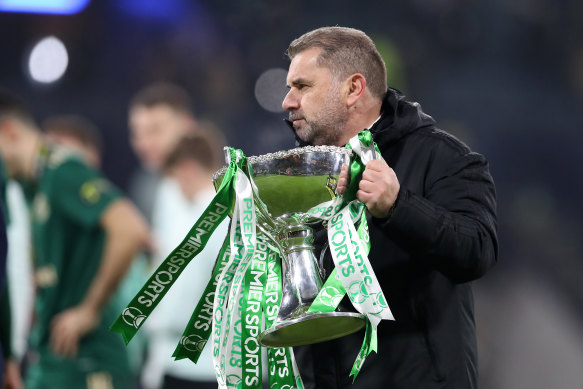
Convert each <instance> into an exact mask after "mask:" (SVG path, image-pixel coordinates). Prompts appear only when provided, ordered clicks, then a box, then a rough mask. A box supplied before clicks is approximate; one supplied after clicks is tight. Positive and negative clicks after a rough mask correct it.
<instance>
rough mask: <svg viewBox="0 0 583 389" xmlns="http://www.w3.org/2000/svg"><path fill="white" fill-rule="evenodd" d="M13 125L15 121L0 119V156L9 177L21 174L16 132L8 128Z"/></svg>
mask: <svg viewBox="0 0 583 389" xmlns="http://www.w3.org/2000/svg"><path fill="white" fill-rule="evenodd" d="M14 125H16V124H15V121H9V120H5V121H0V158H2V162H3V164H4V167H5V168H6V171H7V172H8V175H9V176H10V177H11V178H18V177H19V176H20V175H21V172H20V170H21V169H20V165H21V164H20V159H21V158H19V153H20V148H19V147H18V143H19V142H18V137H17V135H18V134H17V133H15V132H14V131H13V130H11V129H10V128H9V126H14Z"/></svg>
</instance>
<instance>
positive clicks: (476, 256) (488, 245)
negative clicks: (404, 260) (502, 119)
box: [374, 152, 498, 282]
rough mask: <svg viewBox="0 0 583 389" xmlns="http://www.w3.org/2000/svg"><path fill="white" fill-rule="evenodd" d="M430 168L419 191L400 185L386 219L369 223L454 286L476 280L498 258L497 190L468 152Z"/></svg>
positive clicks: (481, 159) (478, 160)
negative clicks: (415, 191)
mask: <svg viewBox="0 0 583 389" xmlns="http://www.w3.org/2000/svg"><path fill="white" fill-rule="evenodd" d="M432 165H434V166H430V167H429V168H428V170H429V171H430V173H428V174H427V176H426V179H425V184H424V193H422V194H421V193H414V192H413V191H411V190H408V189H407V188H403V187H401V190H400V192H399V195H398V198H397V203H396V205H395V207H394V209H393V212H392V213H391V215H390V216H389V218H387V219H374V223H375V224H376V225H377V226H379V227H380V228H381V229H382V230H383V231H384V232H385V234H386V235H387V236H388V238H389V239H391V240H393V241H394V242H395V243H396V244H398V245H399V246H400V247H401V248H403V249H404V250H406V251H408V252H409V253H410V254H411V255H412V257H413V258H415V260H420V261H423V262H425V264H426V265H427V266H429V267H431V268H434V269H437V270H438V271H440V272H442V273H443V274H444V275H445V276H446V277H448V278H449V279H451V280H452V281H453V282H467V281H471V280H474V279H477V278H480V277H481V276H482V275H484V273H486V271H487V270H488V269H490V268H491V267H492V266H493V265H494V264H495V263H496V261H497V257H498V242H497V236H496V192H495V187H494V182H493V180H492V177H491V175H490V173H489V170H488V163H487V161H486V160H485V158H484V157H483V156H481V155H479V154H476V153H472V152H467V153H462V154H456V155H455V156H451V155H448V156H447V157H445V158H441V159H440V160H439V162H435V163H433V164H432ZM435 166H436V167H435Z"/></svg>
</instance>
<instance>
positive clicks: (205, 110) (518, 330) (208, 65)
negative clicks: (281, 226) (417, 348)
mask: <svg viewBox="0 0 583 389" xmlns="http://www.w3.org/2000/svg"><path fill="white" fill-rule="evenodd" d="M137 3H139V2H135V1H129V0H124V1H117V2H114V1H103V2H97V1H94V2H91V3H90V5H89V6H88V8H87V9H85V10H84V11H83V12H82V13H80V14H78V15H72V16H47V15H25V14H1V13H0V32H1V33H2V36H4V37H5V38H0V39H1V41H2V51H3V52H4V53H5V54H3V55H2V56H1V57H2V59H1V60H0V86H3V87H6V88H8V89H10V90H11V91H13V92H16V93H18V94H19V95H20V96H21V97H22V98H23V99H24V101H25V103H27V105H28V106H29V107H30V109H31V111H32V114H33V116H34V117H35V118H37V119H42V120H39V121H38V127H39V129H40V130H42V132H43V134H44V135H43V136H46V137H47V138H50V139H51V140H50V142H52V143H59V144H65V145H67V146H66V147H74V148H76V149H77V150H78V152H79V153H80V155H82V156H83V159H84V161H85V162H84V163H85V164H86V165H88V166H92V169H95V170H96V171H100V169H101V173H99V174H102V175H104V176H107V177H108V180H110V181H111V182H112V184H113V185H115V186H117V187H119V188H120V189H121V190H122V191H123V192H125V193H127V197H128V198H129V199H131V201H132V202H133V203H135V204H136V205H137V207H138V208H139V209H140V211H141V214H142V215H143V216H144V218H145V219H146V221H147V223H148V225H149V226H150V228H149V238H148V239H147V241H146V242H145V243H144V245H143V248H142V249H140V250H138V251H137V252H136V253H135V257H134V260H133V261H132V264H131V267H130V269H129V271H128V272H127V274H128V276H127V277H126V279H125V280H124V281H123V282H122V283H121V284H120V285H121V286H120V287H119V290H118V291H117V292H116V293H117V294H118V295H119V296H116V301H117V299H118V297H119V300H120V301H122V300H124V299H125V301H124V302H127V300H128V299H129V298H131V297H132V296H133V294H134V293H135V292H136V291H137V290H138V289H139V288H140V287H141V285H142V283H143V281H144V280H145V278H146V277H147V275H148V274H149V272H150V271H151V270H152V268H153V267H155V266H156V263H159V261H160V260H162V259H163V258H164V256H165V254H167V253H168V252H169V250H171V249H172V248H173V247H174V245H175V244H176V243H178V241H177V240H179V239H180V238H181V237H182V236H181V233H180V231H184V230H185V229H186V228H188V227H190V225H191V224H192V221H193V220H194V219H193V218H195V215H197V214H198V213H200V212H201V206H202V205H201V204H203V203H204V201H207V200H208V196H210V194H211V193H212V192H213V188H212V186H208V185H202V184H201V185H200V187H198V184H200V183H202V182H206V183H209V182H210V180H209V177H210V175H211V174H212V172H213V171H214V170H216V168H217V166H219V165H220V164H222V152H221V147H222V146H223V145H225V144H229V145H232V146H236V147H238V148H242V149H243V150H244V151H245V152H246V154H248V155H252V154H262V153H266V152H272V151H275V150H279V149H285V148H291V147H293V137H292V136H291V133H290V132H289V130H288V129H287V128H285V125H284V124H283V123H282V121H281V119H282V118H283V117H284V115H283V114H282V113H281V112H278V111H277V110H274V111H267V110H266V109H264V107H263V106H261V105H260V104H257V100H260V97H259V96H257V94H258V93H260V92H261V90H260V88H258V85H259V84H254V83H255V81H256V80H257V79H258V77H259V76H260V75H261V74H263V72H265V71H266V70H268V69H279V70H282V68H284V69H285V68H286V66H287V62H286V61H285V59H284V54H283V50H284V48H285V47H286V46H287V43H288V42H289V41H290V40H291V39H293V38H294V37H295V36H298V35H299V34H301V33H302V32H304V31H305V30H307V29H309V28H313V27H318V26H322V25H348V26H352V27H356V28H362V29H364V30H367V31H369V32H370V33H371V37H372V38H373V39H374V40H375V43H376V44H377V46H378V48H379V51H381V53H382V55H383V57H384V59H385V61H386V63H387V67H388V70H389V74H388V77H389V84H390V85H392V86H395V87H397V88H398V89H401V90H402V91H403V92H405V93H406V94H407V95H408V97H409V98H410V99H411V100H415V101H419V102H420V103H421V104H422V105H423V107H424V109H425V110H426V111H427V112H429V113H431V114H432V115H435V117H436V118H438V119H439V123H438V125H439V126H440V127H442V128H444V129H446V130H447V131H449V132H451V133H453V134H455V135H456V136H458V137H459V138H461V139H462V140H464V141H465V142H466V143H468V144H469V145H470V146H471V147H472V148H473V149H475V150H477V151H479V152H480V153H482V154H484V155H486V156H487V157H488V160H489V161H490V164H491V167H490V168H491V172H492V174H493V176H494V178H495V181H496V185H497V190H498V198H499V209H498V213H499V215H500V217H499V220H500V224H499V236H500V263H499V264H498V266H497V267H496V268H495V269H494V271H493V272H492V273H491V274H489V275H488V276H487V277H485V278H484V279H483V280H480V281H478V282H477V283H476V289H475V290H476V296H475V297H476V315H477V321H478V324H477V325H478V332H479V352H480V387H481V388H483V389H490V388H491V389H494V388H496V389H498V388H526V387H528V388H541V389H542V388H549V387H557V388H558V387H564V388H572V387H580V385H581V382H582V381H583V374H582V373H581V369H580V366H582V365H583V330H582V328H583V325H582V323H583V289H582V288H581V287H580V280H579V278H580V276H581V275H583V254H582V253H583V247H582V243H581V239H580V236H581V235H582V234H583V220H582V219H581V217H580V216H579V215H581V214H582V211H583V210H582V207H581V202H580V201H579V199H580V198H581V196H583V180H582V179H581V174H580V173H579V171H578V166H581V164H582V163H583V154H581V153H579V151H578V146H579V145H580V144H583V132H581V128H583V109H582V106H583V5H582V4H581V2H578V1H576V0H559V1H553V0H524V1H517V2H505V1H494V2H487V1H484V0H472V1H459V0H432V1H420V0H414V1H410V2H381V1H370V2H364V3H362V4H351V3H350V2H332V1H328V0H323V1H316V2H313V1H312V2H309V1H306V0H297V1H294V2H285V3H282V4H280V5H272V4H269V3H268V2H261V1H250V2H249V1H219V2H211V1H202V0H201V1H192V2H191V1H186V0H183V1H180V0H172V1H168V2H167V3H168V9H171V11H168V12H155V11H152V12H150V13H149V12H148V7H145V6H143V7H142V8H141V9H140V10H139V11H137V10H136V8H135V7H132V6H131V5H132V4H137ZM138 8H139V7H138ZM128 26H131V28H129V27H128ZM43 34H53V35H57V36H59V37H61V38H62V39H64V40H65V41H66V42H67V43H68V44H70V47H71V53H72V63H71V68H70V70H69V73H67V74H66V76H65V77H64V79H63V80H61V81H60V82H59V83H58V84H57V85H52V86H38V85H34V84H33V83H31V82H30V81H29V80H27V78H26V77H25V76H24V75H22V74H21V68H22V61H23V60H22V56H23V51H24V50H25V48H26V47H27V46H28V45H29V44H30V41H31V40H33V39H36V38H38V37H39V36H41V35H43ZM7 37H10V38H7ZM113 42H115V44H113ZM73 55H74V57H73ZM283 74H284V75H285V72H283ZM159 80H170V81H172V84H169V83H155V84H152V82H154V81H159ZM275 81H277V79H276V80H275ZM280 81H281V82H280V84H279V85H276V86H272V88H271V89H270V90H268V91H267V92H268V93H270V94H271V95H270V96H272V97H271V98H272V100H275V101H277V100H278V99H279V100H280V101H281V99H282V98H283V96H284V94H285V87H284V79H283V78H281V79H280ZM267 92H266V93H267ZM254 93H255V94H254ZM275 105H276V106H278V104H275ZM193 107H194V108H196V112H197V113H198V114H196V113H195V111H194V109H193ZM71 112H73V113H74V115H70V113H71ZM60 113H64V115H60ZM56 114H59V116H55V115H56ZM164 128H165V129H164ZM197 142H205V143H204V144H205V145H210V146H209V147H208V149H212V150H213V155H209V156H204V157H201V155H202V154H203V153H195V154H196V155H189V152H188V150H196V147H201V146H200V145H199V146H196V145H194V143H197ZM191 143H192V144H191ZM187 146H188V147H187ZM202 148H206V146H204V147H202ZM201 159H202V160H201ZM196 177H200V179H197V178H196ZM193 184H196V185H195V187H193V186H192V185H193ZM6 185H7V188H6V189H7V190H6V193H7V202H8V204H9V205H8V209H9V210H10V215H8V216H9V224H8V231H7V232H8V239H9V242H10V247H11V248H10V251H9V252H8V277H9V278H14V279H16V280H18V281H17V282H11V283H10V285H9V287H10V288H11V289H13V290H14V292H13V293H12V299H13V301H14V302H16V303H13V304H12V306H13V314H12V321H13V323H14V325H13V326H12V327H13V328H12V352H13V358H14V359H15V360H17V361H18V364H19V368H20V370H21V371H23V372H26V371H27V368H28V366H29V365H30V364H31V363H33V362H34V360H32V361H31V360H30V358H31V355H30V352H29V351H30V350H29V347H28V342H27V340H26V339H27V338H28V332H29V330H30V324H31V323H32V322H33V321H34V318H32V317H30V316H31V306H32V301H33V293H34V289H33V288H32V285H33V283H34V281H33V279H32V277H31V274H33V271H32V262H31V256H32V247H31V246H30V243H29V241H28V237H29V236H30V227H29V224H28V220H27V214H26V210H25V209H26V202H27V199H26V196H25V194H24V193H23V192H22V190H21V189H20V188H18V187H17V186H16V185H14V183H13V182H11V181H8V182H7V184H6ZM217 235H219V234H217ZM210 246H213V245H210ZM214 246H219V245H218V244H216V245H214ZM15 253H18V255H16V254H15ZM24 254H27V255H26V258H23V255H24ZM208 255H209V257H212V256H214V255H215V254H214V253H209V254H208ZM15 256H18V258H15ZM208 262H212V261H206V258H205V263H208ZM14 263H18V265H17V266H15V265H11V264H14ZM200 263H203V258H201V259H200ZM209 266H211V265H209ZM208 271H209V272H210V270H208ZM193 276H195V275H193ZM183 278H186V277H183ZM173 289H174V288H173ZM175 289H176V290H177V291H176V293H182V292H181V291H180V287H179V285H178V284H177V285H176V286H175ZM185 289H186V286H185ZM184 293H190V292H189V291H184ZM192 293H197V292H196V291H194V292H192ZM15 294H16V295H17V296H18V299H17V300H16V299H15V298H14V295H15ZM166 300H168V301H171V300H173V299H171V298H167V299H166ZM195 302H196V299H192V303H193V304H194V303H195ZM119 308H120V309H121V308H122V307H121V304H120V305H119ZM163 309H169V310H173V309H174V307H172V306H168V307H167V308H165V307H163V306H160V308H159V310H163ZM189 309H190V308H188V309H185V311H188V310H189ZM160 316H161V317H160V318H159V320H158V319H157V318H156V317H155V316H152V317H151V318H150V319H149V322H151V323H152V324H151V325H150V326H149V327H148V328H147V331H146V332H145V333H144V334H143V336H142V338H137V339H134V340H133V341H132V343H131V344H130V348H129V349H128V359H129V361H128V363H130V365H131V366H133V369H134V370H133V372H134V378H136V381H141V383H142V385H145V388H150V387H151V388H156V387H160V385H163V384H164V383H168V385H178V384H177V382H180V381H181V380H186V381H188V380H192V379H196V380H201V381H206V380H208V377H209V375H208V370H207V371H206V372H205V370H204V367H203V366H201V367H200V371H199V370H192V369H191V368H190V366H189V367H188V368H182V367H181V366H180V365H179V364H178V365H174V364H173V363H170V362H171V358H168V360H167V361H166V362H168V366H167V367H166V364H165V363H166V362H160V361H155V360H154V358H157V357H159V356H160V355H161V354H162V353H167V351H164V352H162V351H160V352H158V351H157V350H165V349H167V348H168V347H170V346H169V345H170V344H171V343H172V342H175V337H176V336H177V335H176V332H177V331H181V329H182V327H183V325H182V324H178V320H177V323H169V322H166V323H165V322H164V317H163V316H164V315H160ZM175 326H177V327H178V329H176V328H175ZM178 335H179V334H178ZM153 339H156V340H155V341H153ZM170 351H171V350H170ZM33 359H34V358H33ZM144 366H146V368H145V369H144ZM152 366H156V367H158V368H160V369H162V370H160V369H155V368H153V367H152ZM197 369H198V368H197ZM189 374H192V375H189ZM139 375H141V378H139V379H138V376H139ZM148 385H151V386H148ZM174 387H177V386H174Z"/></svg>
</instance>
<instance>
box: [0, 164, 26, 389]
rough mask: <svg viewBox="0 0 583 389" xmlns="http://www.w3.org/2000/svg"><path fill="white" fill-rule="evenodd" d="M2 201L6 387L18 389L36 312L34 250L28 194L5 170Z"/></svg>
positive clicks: (0, 179)
mask: <svg viewBox="0 0 583 389" xmlns="http://www.w3.org/2000/svg"><path fill="white" fill-rule="evenodd" d="M0 200H1V204H0V207H1V208H3V211H4V220H5V223H6V236H7V241H8V250H7V257H6V284H5V288H4V291H5V293H4V294H3V295H2V296H1V298H0V311H1V313H0V322H1V323H0V326H1V329H0V336H2V337H3V342H2V343H3V347H4V348H3V351H4V352H5V356H6V363H7V364H6V373H7V374H6V377H5V385H6V387H7V388H13V387H14V388H18V387H21V385H22V383H21V379H20V377H21V373H22V371H23V370H24V369H26V363H25V358H24V357H25V353H26V350H27V344H28V334H29V331H30V324H31V319H32V310H33V299H34V282H33V279H32V275H33V270H32V258H31V255H32V249H31V244H30V222H29V214H28V209H27V206H26V199H25V198H24V193H23V192H22V188H21V187H20V185H19V184H18V183H17V182H16V181H14V180H12V179H10V178H9V177H8V176H7V173H6V171H5V169H3V167H2V166H0ZM0 294H1V293H0ZM16 380H17V381H16ZM0 382H1V381H0Z"/></svg>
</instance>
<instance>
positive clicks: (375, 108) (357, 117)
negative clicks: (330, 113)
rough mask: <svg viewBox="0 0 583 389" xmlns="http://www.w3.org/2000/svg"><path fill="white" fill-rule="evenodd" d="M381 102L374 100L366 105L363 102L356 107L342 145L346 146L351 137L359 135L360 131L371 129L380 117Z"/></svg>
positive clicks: (347, 125) (348, 123)
mask: <svg viewBox="0 0 583 389" xmlns="http://www.w3.org/2000/svg"><path fill="white" fill-rule="evenodd" d="M381 105H382V104H381V102H378V103H377V102H374V103H372V102H371V103H370V104H368V105H366V108H365V104H361V105H360V106H359V107H356V111H355V112H354V114H353V115H352V117H351V118H350V119H349V121H348V122H347V124H346V131H345V134H346V135H345V136H344V137H343V138H342V139H341V142H342V144H341V145H342V146H344V145H345V144H346V143H348V141H349V140H350V138H352V137H353V136H355V135H358V133H359V132H361V131H363V130H366V129H369V128H370V127H372V125H373V124H374V123H375V122H376V121H377V120H378V119H379V118H380V115H381Z"/></svg>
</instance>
